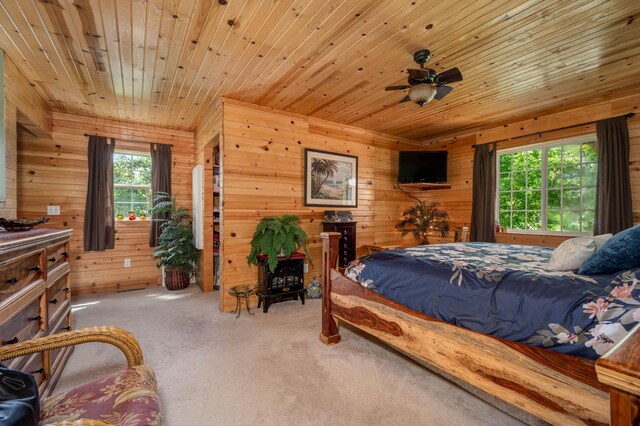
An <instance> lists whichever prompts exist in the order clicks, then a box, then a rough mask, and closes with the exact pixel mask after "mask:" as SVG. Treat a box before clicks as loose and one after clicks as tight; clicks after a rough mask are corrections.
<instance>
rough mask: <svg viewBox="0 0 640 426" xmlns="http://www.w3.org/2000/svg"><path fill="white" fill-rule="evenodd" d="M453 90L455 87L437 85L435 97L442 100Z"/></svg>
mask: <svg viewBox="0 0 640 426" xmlns="http://www.w3.org/2000/svg"><path fill="white" fill-rule="evenodd" d="M452 90H453V87H450V86H437V87H436V95H435V96H434V97H433V98H434V99H437V100H440V99H442V98H444V97H445V96H447V95H448V94H449V93H451V91H452Z"/></svg>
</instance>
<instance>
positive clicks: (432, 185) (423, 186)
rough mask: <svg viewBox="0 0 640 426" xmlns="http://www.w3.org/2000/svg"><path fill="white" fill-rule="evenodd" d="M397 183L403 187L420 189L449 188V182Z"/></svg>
mask: <svg viewBox="0 0 640 426" xmlns="http://www.w3.org/2000/svg"><path fill="white" fill-rule="evenodd" d="M398 185H400V186H402V187H403V188H410V189H420V190H426V189H450V188H451V184H450V183H399V184H398Z"/></svg>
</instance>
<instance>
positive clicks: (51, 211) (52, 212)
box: [47, 206, 60, 216]
mask: <svg viewBox="0 0 640 426" xmlns="http://www.w3.org/2000/svg"><path fill="white" fill-rule="evenodd" d="M47 214H48V215H49V216H59V215H60V206H47Z"/></svg>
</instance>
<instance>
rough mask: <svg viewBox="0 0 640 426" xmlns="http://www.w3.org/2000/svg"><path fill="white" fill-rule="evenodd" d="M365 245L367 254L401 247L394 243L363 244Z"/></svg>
mask: <svg viewBox="0 0 640 426" xmlns="http://www.w3.org/2000/svg"><path fill="white" fill-rule="evenodd" d="M365 247H366V248H367V250H369V254H371V253H375V252H377V251H383V250H396V249H400V248H402V246H399V245H395V246H373V245H368V246H365Z"/></svg>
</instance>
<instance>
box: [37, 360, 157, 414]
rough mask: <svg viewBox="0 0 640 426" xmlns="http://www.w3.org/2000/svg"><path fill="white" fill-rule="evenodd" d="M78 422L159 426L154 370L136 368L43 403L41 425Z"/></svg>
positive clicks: (143, 366) (58, 395)
mask: <svg viewBox="0 0 640 426" xmlns="http://www.w3.org/2000/svg"><path fill="white" fill-rule="evenodd" d="M80 419H93V420H100V421H103V422H105V423H107V424H111V425H115V426H139V425H140V426H141V425H145V426H146V425H150V426H154V425H160V424H161V423H162V421H161V417H160V405H159V403H158V389H157V385H156V377H155V375H154V374H153V370H151V368H149V367H147V366H146V365H138V366H135V367H132V368H129V369H127V370H124V371H120V372H117V373H114V374H110V375H109V376H106V377H103V378H101V379H100V380H96V381H93V382H91V383H88V384H86V385H83V386H80V387H77V388H75V389H72V390H70V391H68V392H64V393H61V394H57V395H54V396H52V397H50V398H47V399H46V400H44V401H43V403H42V407H41V412H40V420H41V425H50V424H53V423H57V422H65V421H75V420H80Z"/></svg>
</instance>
